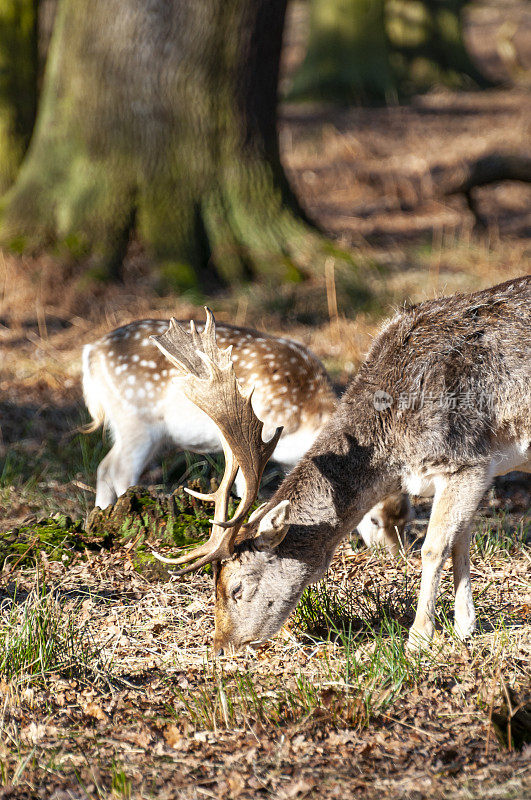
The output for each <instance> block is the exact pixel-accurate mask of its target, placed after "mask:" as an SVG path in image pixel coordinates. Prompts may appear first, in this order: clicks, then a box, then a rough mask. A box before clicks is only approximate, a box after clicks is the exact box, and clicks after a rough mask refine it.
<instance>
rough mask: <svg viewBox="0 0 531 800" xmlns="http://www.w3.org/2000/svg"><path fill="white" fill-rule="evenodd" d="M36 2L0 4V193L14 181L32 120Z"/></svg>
mask: <svg viewBox="0 0 531 800" xmlns="http://www.w3.org/2000/svg"><path fill="white" fill-rule="evenodd" d="M38 5H39V3H38V0H2V3H0V193H1V192H3V191H5V190H6V189H7V187H8V186H10V185H11V183H13V181H14V180H15V177H16V174H17V170H18V167H19V164H20V162H21V161H22V158H23V156H24V153H25V151H26V149H27V147H28V144H29V140H30V137H31V132H32V130H33V124H34V121H35V114H36V108H37V75H38V47H37V18H38Z"/></svg>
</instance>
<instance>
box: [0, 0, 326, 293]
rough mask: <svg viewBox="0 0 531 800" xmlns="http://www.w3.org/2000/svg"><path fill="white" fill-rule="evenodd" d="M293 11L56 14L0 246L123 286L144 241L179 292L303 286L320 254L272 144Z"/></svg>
mask: <svg viewBox="0 0 531 800" xmlns="http://www.w3.org/2000/svg"><path fill="white" fill-rule="evenodd" d="M285 6H286V0H92V1H91V2H90V3H87V2H86V0H60V4H59V8H58V10H57V16H56V22H55V27H54V32H53V36H52V41H51V44H50V50H49V56H48V62H47V65H46V73H45V78H44V85H43V91H42V98H41V103H40V109H39V115H38V119H37V124H36V130H35V135H34V137H33V140H32V144H31V146H30V150H29V152H28V155H27V157H26V159H25V161H24V163H23V165H22V168H21V170H20V173H19V177H18V180H17V183H16V184H15V186H14V187H13V188H12V189H11V191H10V192H9V193H8V195H7V196H6V198H5V200H4V212H3V220H2V238H3V239H4V240H10V239H11V240H12V239H16V240H18V242H19V243H20V240H21V239H22V241H23V244H24V245H26V246H30V247H41V246H42V245H48V244H52V243H53V244H57V243H63V244H64V245H66V247H67V248H70V249H71V250H72V251H74V253H78V254H79V253H83V254H87V255H88V254H90V255H91V256H92V259H93V261H95V263H96V264H98V265H99V268H100V270H101V271H102V272H103V274H105V275H117V274H118V273H119V270H120V266H121V263H122V259H123V256H124V252H125V247H126V245H127V242H128V240H129V236H130V234H131V231H132V230H133V228H134V227H136V230H137V231H138V233H139V235H140V237H141V239H142V240H143V242H145V243H146V245H147V246H148V247H149V248H150V249H151V251H152V253H153V254H154V255H155V257H156V258H157V259H158V261H159V263H160V264H161V268H162V271H163V274H165V275H166V277H167V278H168V279H169V280H171V281H173V282H174V283H177V284H178V285H180V286H189V285H194V284H195V283H196V281H197V278H198V277H199V278H203V280H204V281H207V282H209V281H212V280H213V278H214V275H213V271H214V270H213V265H215V268H216V269H217V274H218V275H219V276H221V279H222V280H225V281H232V280H237V279H241V278H243V277H246V276H248V275H249V274H250V273H256V272H264V273H267V274H269V275H271V276H272V277H274V278H276V277H284V278H285V277H286V276H288V277H289V276H290V275H291V276H293V277H297V276H299V277H300V274H301V270H304V269H305V268H306V267H307V266H308V267H309V266H310V264H311V260H312V257H314V256H315V252H316V245H317V244H319V243H322V240H321V238H320V236H319V235H318V233H317V231H316V229H314V228H313V227H312V226H311V224H310V223H308V222H307V221H306V220H305V218H304V215H303V214H302V212H301V210H300V208H299V206H298V203H297V201H296V199H295V197H294V195H293V194H292V192H291V190H290V188H289V186H288V183H287V180H286V178H285V175H284V172H283V170H282V168H281V165H280V160H279V154H278V146H277V136H276V102H277V79H278V66H279V58H280V48H281V40H282V28H283V23H284V13H285Z"/></svg>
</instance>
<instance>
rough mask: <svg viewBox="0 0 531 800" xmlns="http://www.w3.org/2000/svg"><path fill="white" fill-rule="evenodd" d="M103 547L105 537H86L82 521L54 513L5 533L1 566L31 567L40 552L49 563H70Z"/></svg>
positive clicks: (1, 542) (0, 542) (0, 546)
mask: <svg viewBox="0 0 531 800" xmlns="http://www.w3.org/2000/svg"><path fill="white" fill-rule="evenodd" d="M104 544H105V540H104V538H102V540H101V542H98V541H95V540H94V538H91V537H88V536H87V535H86V533H85V531H84V530H83V522H82V520H72V519H71V518H70V517H68V516H65V515H64V514H55V515H54V516H53V517H47V518H45V519H41V520H39V521H38V522H34V523H29V524H26V525H21V526H20V527H18V528H13V530H11V531H8V532H7V533H5V534H4V535H3V536H2V539H1V540H0V567H3V566H4V564H5V563H6V561H7V563H8V564H9V565H10V566H11V567H14V566H17V567H26V566H30V565H32V564H34V563H35V562H36V561H37V560H38V559H39V557H40V555H41V553H44V554H45V555H46V558H47V560H49V561H63V562H68V561H70V560H71V559H72V557H73V556H74V554H75V553H76V552H82V551H84V550H85V549H86V548H94V546H103V545H104Z"/></svg>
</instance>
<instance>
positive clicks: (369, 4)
mask: <svg viewBox="0 0 531 800" xmlns="http://www.w3.org/2000/svg"><path fill="white" fill-rule="evenodd" d="M384 10H385V0H312V4H311V18H310V39H309V42H308V50H307V54H306V58H305V60H304V62H303V64H302V65H301V67H300V69H299V70H298V72H297V73H296V75H295V78H294V80H293V84H292V86H291V89H290V92H289V98H290V99H293V100H298V99H304V100H324V101H330V102H337V103H353V102H359V103H361V102H366V101H370V100H374V99H377V100H386V99H390V98H391V97H392V96H393V95H394V93H395V83H394V78H393V74H392V70H391V67H390V64H389V53H388V47H387V37H386V33H385V25H384Z"/></svg>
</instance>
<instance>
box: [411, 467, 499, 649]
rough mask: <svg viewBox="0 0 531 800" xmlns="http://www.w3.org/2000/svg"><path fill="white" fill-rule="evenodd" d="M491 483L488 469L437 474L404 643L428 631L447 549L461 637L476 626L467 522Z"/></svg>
mask: <svg viewBox="0 0 531 800" xmlns="http://www.w3.org/2000/svg"><path fill="white" fill-rule="evenodd" d="M489 483H490V475H489V472H488V469H487V468H486V467H485V468H474V469H467V470H462V471H460V472H459V473H455V474H452V475H444V476H441V477H440V478H439V485H438V487H437V490H436V492H435V498H434V501H433V508H432V512H431V516H430V522H429V525H428V532H427V534H426V539H425V541H424V544H423V545H422V550H421V553H422V578H421V582H420V592H419V602H418V606H417V613H416V615H415V621H414V623H413V626H412V628H411V630H410V632H409V642H408V646H409V648H410V649H414V650H415V649H418V648H419V647H421V646H422V645H423V644H426V643H427V642H428V641H429V640H430V639H431V637H432V636H433V628H434V619H435V601H436V599H437V592H438V589H439V582H440V579H441V572H442V569H443V566H444V562H445V561H446V559H447V558H448V556H449V555H450V553H451V554H452V560H453V570H454V586H455V627H456V632H457V633H458V635H459V636H460V637H461V638H464V637H465V636H469V635H470V634H471V633H472V632H473V630H474V627H475V612H474V602H473V600H472V592H471V588H470V554H469V546H470V533H469V528H470V523H471V522H472V518H473V516H474V514H475V512H476V509H477V507H478V505H479V502H480V500H481V498H482V496H483V494H484V492H485V490H486V488H487V487H488V485H489Z"/></svg>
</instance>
